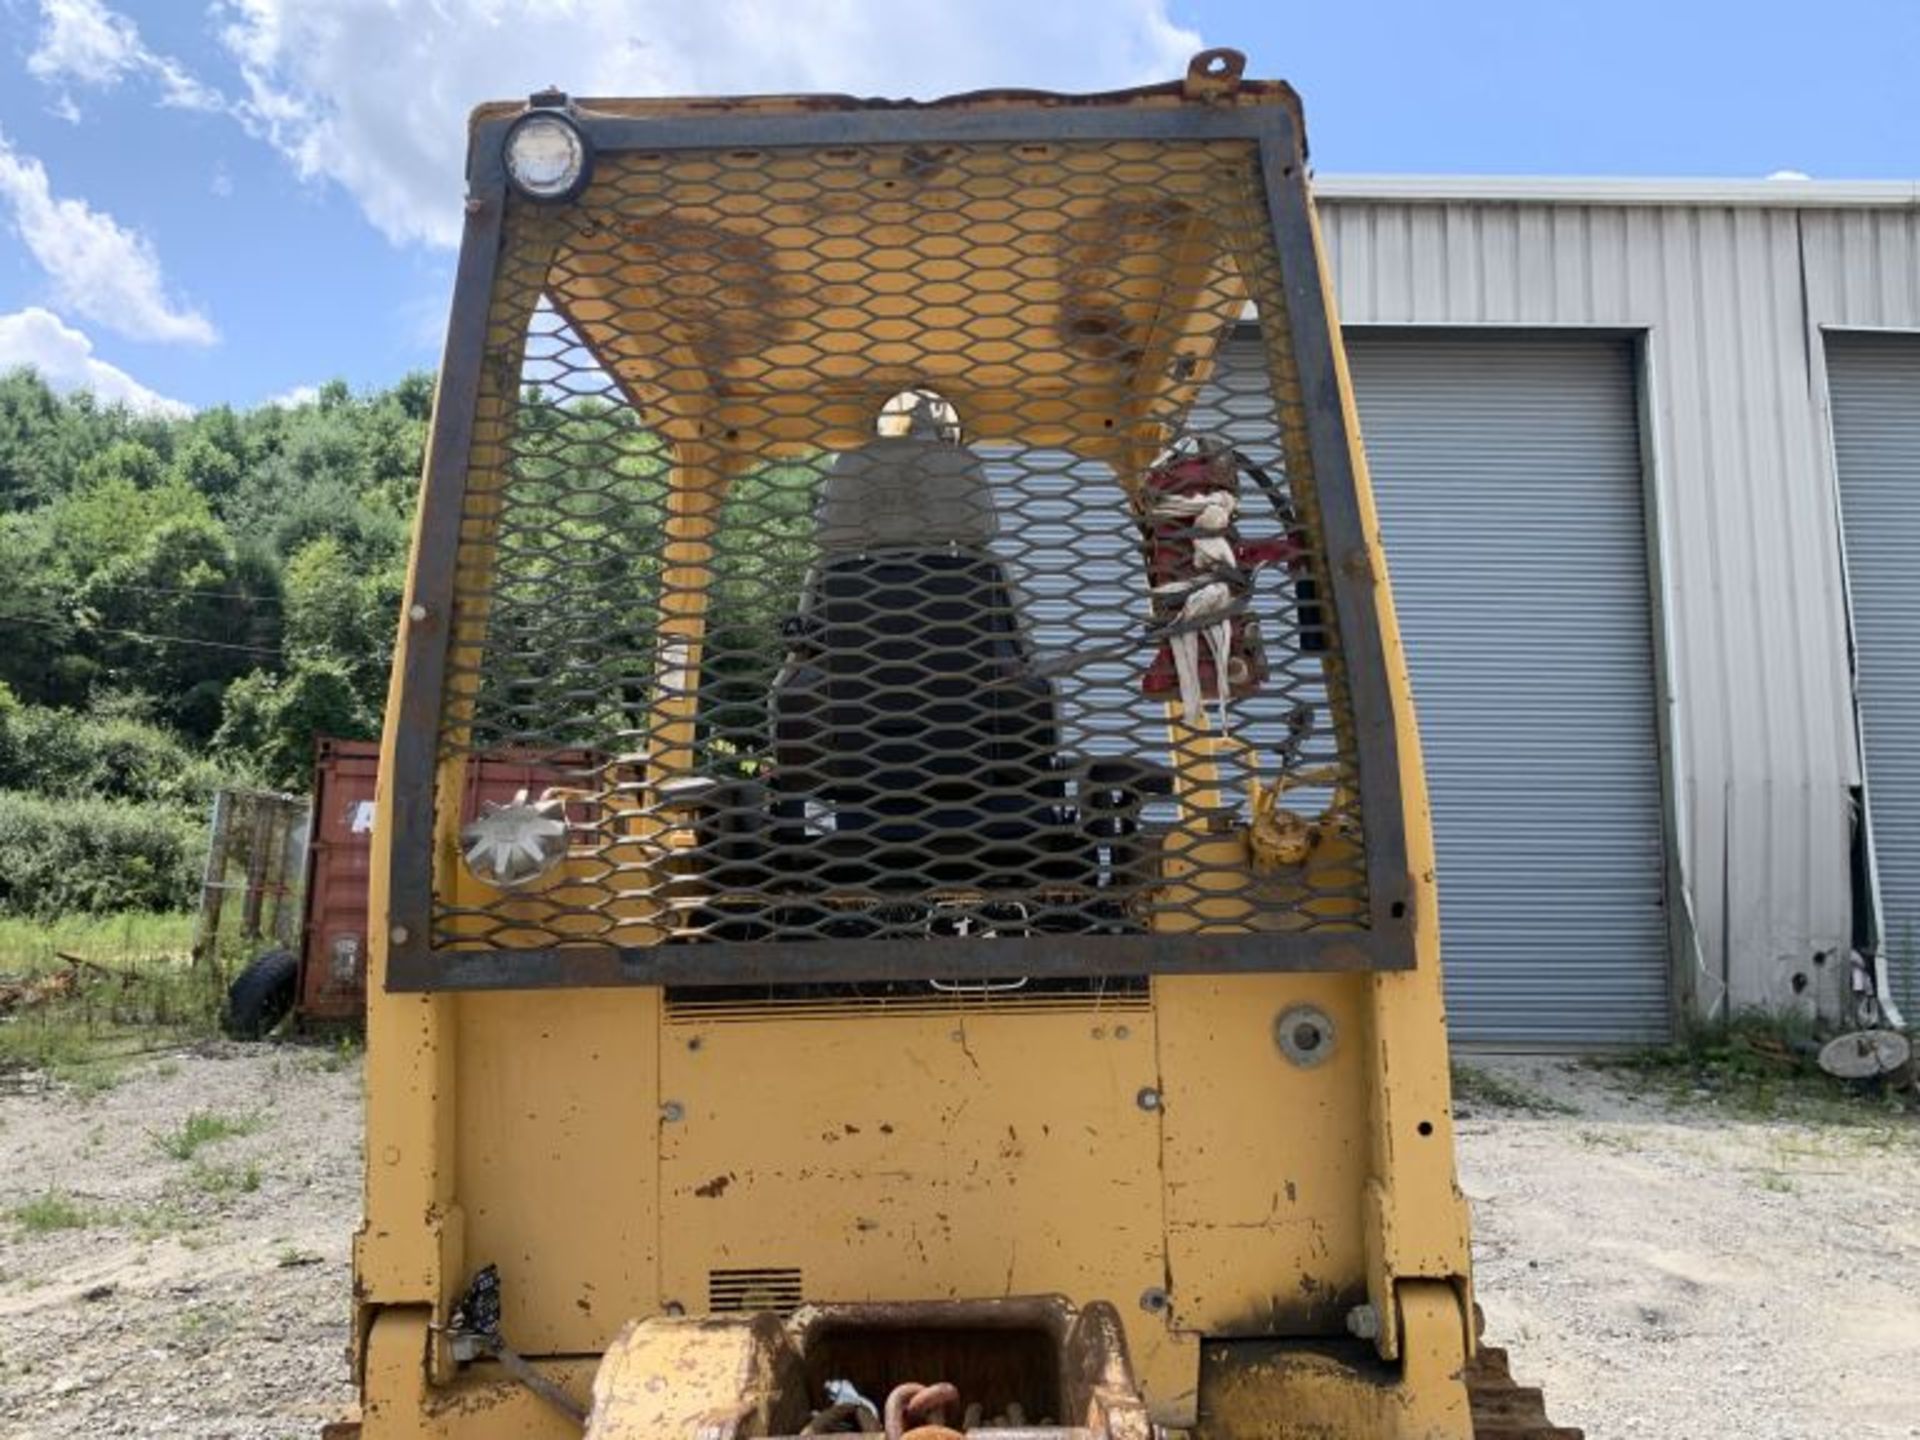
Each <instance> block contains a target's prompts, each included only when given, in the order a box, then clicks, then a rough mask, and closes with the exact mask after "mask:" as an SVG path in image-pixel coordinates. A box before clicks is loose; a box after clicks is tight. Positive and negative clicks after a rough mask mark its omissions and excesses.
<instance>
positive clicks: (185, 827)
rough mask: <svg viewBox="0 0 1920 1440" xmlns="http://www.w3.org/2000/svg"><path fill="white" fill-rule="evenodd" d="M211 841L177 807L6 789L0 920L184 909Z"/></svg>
mask: <svg viewBox="0 0 1920 1440" xmlns="http://www.w3.org/2000/svg"><path fill="white" fill-rule="evenodd" d="M206 843H207V842H206V827H205V825H204V824H202V823H201V822H200V821H198V820H197V819H195V818H193V817H191V815H190V814H189V813H185V812H183V811H182V810H181V809H180V808H179V807H178V806H175V805H169V804H164V803H155V802H151V801H146V802H142V801H124V800H102V799H98V798H93V797H71V798H69V797H61V798H53V797H48V796H43V795H24V794H20V793H18V792H14V791H0V915H38V916H50V915H61V914H68V913H73V912H84V913H93V914H98V913H101V912H104V911H108V910H126V909H147V910H179V909H184V908H186V907H187V906H189V905H191V904H192V903H193V899H194V892H195V890H196V889H197V888H198V886H199V884H200V878H201V871H202V869H203V867H204V863H205V858H206Z"/></svg>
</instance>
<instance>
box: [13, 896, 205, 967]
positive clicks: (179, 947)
mask: <svg viewBox="0 0 1920 1440" xmlns="http://www.w3.org/2000/svg"><path fill="white" fill-rule="evenodd" d="M192 944H193V916H192V915H191V914H187V913H184V912H182V913H179V914H172V913H166V912H154V911H148V910H129V911H126V912H124V913H122V914H119V915H66V916H62V917H60V918H58V919H54V920H34V919H29V918H27V917H25V916H20V915H4V916H0V973H4V974H9V975H17V974H29V973H37V972H39V971H41V970H50V969H52V968H54V966H56V965H57V964H58V963H59V958H58V957H59V952H60V951H62V950H64V951H66V952H67V953H68V954H71V955H84V956H86V957H87V959H89V960H95V961H98V962H100V963H101V964H105V965H115V964H121V963H124V962H127V961H132V960H146V959H149V958H151V957H152V956H155V955H175V956H181V957H184V956H185V955H186V953H187V950H188V948H189V947H190V946H191V945H192Z"/></svg>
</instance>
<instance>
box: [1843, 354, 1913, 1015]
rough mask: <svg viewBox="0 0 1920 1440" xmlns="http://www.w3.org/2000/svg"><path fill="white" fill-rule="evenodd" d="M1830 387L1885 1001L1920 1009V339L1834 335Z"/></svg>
mask: <svg viewBox="0 0 1920 1440" xmlns="http://www.w3.org/2000/svg"><path fill="white" fill-rule="evenodd" d="M1827 386H1828V393H1829V394H1830V396H1831V397H1832V402H1833V443H1834V451H1835V454H1836V456H1837V458H1838V460H1839V467H1840V509H1841V515H1842V520H1843V529H1844V532H1845V536H1846V543H1847V579H1848V589H1849V592H1850V594H1851V598H1852V601H1853V637H1854V647H1855V650H1856V653H1857V656H1858V662H1857V663H1858V665H1859V676H1858V682H1857V683H1858V686H1859V694H1860V724H1861V730H1862V732H1863V736H1864V739H1865V743H1866V752H1867V804H1868V807H1869V810H1870V812H1871V815H1872V823H1873V847H1874V856H1875V858H1876V860H1877V861H1878V869H1879V875H1880V908H1881V918H1882V920H1883V921H1884V923H1885V927H1886V936H1885V941H1884V944H1883V947H1882V948H1883V949H1884V950H1885V952H1886V954H1887V956H1888V957H1889V959H1890V961H1891V965H1890V976H1891V979H1892V982H1893V991H1894V996H1895V998H1896V999H1897V1000H1899V1001H1900V1003H1901V1007H1902V1008H1903V1009H1904V1010H1905V1011H1906V1012H1907V1018H1908V1019H1909V1020H1912V1019H1913V1017H1914V1010H1915V1007H1916V1002H1920V956H1917V955H1916V952H1920V579H1917V578H1916V576H1917V575H1920V336H1891V335H1845V336H1843V335H1835V336H1831V337H1829V338H1828V341H1827Z"/></svg>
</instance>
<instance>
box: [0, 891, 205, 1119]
mask: <svg viewBox="0 0 1920 1440" xmlns="http://www.w3.org/2000/svg"><path fill="white" fill-rule="evenodd" d="M192 927H193V920H192V917H191V916H187V915H164V914H158V915H157V914H149V913H145V912H130V913H126V914H121V915H102V916H72V917H67V918H63V919H56V920H49V921H36V920H28V919H23V918H21V917H18V916H7V917H0V974H5V975H8V976H10V977H15V978H24V979H28V980H32V979H36V978H38V977H41V976H46V975H50V974H54V973H57V972H68V975H70V980H69V979H68V977H67V976H63V977H62V990H63V992H64V993H61V994H58V995H56V996H55V997H54V998H51V999H48V1000H45V1001H43V1002H41V1003H38V1004H34V1005H32V1006H29V1007H25V1008H23V1009H21V1010H20V1011H19V1012H18V1013H17V1014H16V1015H15V1016H14V1017H13V1018H12V1019H11V1020H10V1021H9V1023H8V1024H6V1025H4V1026H0V1071H5V1070H34V1071H39V1072H41V1073H43V1074H46V1075H48V1076H50V1077H51V1078H52V1079H53V1080H54V1081H55V1082H57V1083H59V1084H61V1085H63V1086H66V1087H67V1088H69V1089H71V1090H73V1091H75V1092H77V1093H79V1094H80V1095H81V1096H82V1097H83V1098H84V1097H86V1096H89V1095H97V1094H99V1093H100V1092H101V1091H103V1090H108V1089H111V1088H112V1087H113V1086H114V1085H116V1084H118V1083H119V1082H120V1080H121V1079H122V1078H123V1068H124V1064H125V1062H126V1060H127V1059H128V1058H129V1057H130V1056H132V1055H135V1054H139V1053H142V1052H145V1051H148V1050H151V1049H152V1048H153V1047H154V1046H155V1045H156V1044H158V1043H178V1042H180V1041H182V1040H195V1039H201V1038H204V1037H206V1036H209V1035H212V1034H214V1033H215V1031H216V1028H217V1027H216V1021H217V1019H218V1017H219V1007H220V1001H221V996H220V994H219V989H218V985H217V983H216V982H215V980H214V978H213V974H212V971H211V969H207V970H201V971H195V970H194V969H193V967H192V966H191V965H190V964H189V963H188V959H187V951H188V945H189V943H190V940H191V936H192ZM67 957H79V958H78V959H77V960H75V959H69V958H67ZM165 1063H167V1062H164V1061H163V1062H162V1064H163V1065H164V1064H165ZM174 1063H176V1064H177V1062H174Z"/></svg>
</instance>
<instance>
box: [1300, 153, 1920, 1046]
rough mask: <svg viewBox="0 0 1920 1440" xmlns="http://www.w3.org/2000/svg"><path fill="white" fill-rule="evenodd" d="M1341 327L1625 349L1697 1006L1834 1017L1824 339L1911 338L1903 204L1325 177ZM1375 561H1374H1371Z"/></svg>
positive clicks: (1850, 765) (1837, 679) (1837, 782)
mask: <svg viewBox="0 0 1920 1440" xmlns="http://www.w3.org/2000/svg"><path fill="white" fill-rule="evenodd" d="M1324 188H1325V189H1326V190H1327V191H1329V192H1332V193H1331V195H1330V197H1329V198H1323V201H1322V206H1321V213H1322V223H1323V225H1324V227H1325V234H1326V239H1327V244H1328V249H1329V252H1330V255H1331V258H1332V264H1333V270H1334V277H1335V283H1336V287H1337V291H1338V297H1339V304H1340V310H1341V318H1342V320H1343V321H1344V322H1345V323H1346V324H1348V325H1401V326H1404V325H1421V326H1431V327H1439V328H1454V327H1464V326H1503V327H1526V328H1535V327H1555V326H1575V327H1599V328H1607V329H1616V330H1620V331H1625V332H1633V333H1637V334H1644V336H1645V348H1644V359H1645V365H1646V367H1647V373H1646V384H1647V388H1648V398H1649V400H1650V403H1649V404H1648V405H1647V406H1646V407H1645V409H1646V416H1647V424H1648V426H1649V430H1650V434H1649V436H1648V439H1649V445H1648V452H1649V453H1650V454H1651V455H1652V457H1653V470H1654V474H1653V477H1652V484H1651V486H1650V502H1651V503H1650V507H1649V509H1650V514H1651V515H1652V516H1653V517H1654V519H1653V523H1654V527H1655V530H1656V544H1655V550H1656V566H1657V569H1658V571H1659V572H1660V574H1659V577H1658V582H1657V589H1658V591H1659V593H1660V595H1661V597H1662V605H1663V607H1664V612H1665V613H1664V614H1663V615H1662V616H1660V617H1659V623H1660V625H1661V629H1662V634H1663V637H1664V645H1665V650H1666V655H1665V663H1666V673H1667V679H1668V682H1669V687H1670V696H1669V706H1670V712H1669V732H1670V739H1671V744H1672V748H1673V764H1674V774H1675V776H1676V778H1677V782H1678V784H1677V787H1676V790H1675V795H1674V808H1675V817H1674V819H1675V826H1676V837H1677V846H1676V852H1677V858H1678V862H1679V872H1680V879H1681V882H1682V888H1683V890H1684V894H1683V895H1682V896H1680V897H1676V898H1678V899H1680V900H1681V901H1682V903H1683V906H1684V909H1683V912H1682V913H1683V914H1684V915H1687V916H1690V921H1691V923H1690V926H1688V927H1683V928H1687V929H1688V930H1690V933H1689V934H1686V935H1683V936H1682V937H1681V939H1680V943H1679V945H1678V949H1679V951H1680V958H1681V960H1682V969H1683V972H1684V974H1685V978H1686V979H1687V981H1688V982H1690V984H1691V985H1692V987H1693V989H1694V991H1695V994H1696V995H1697V1000H1698V1003H1699V1004H1700V1005H1701V1007H1702V1008H1703V1009H1706V1010H1709V1011H1712V1010H1715V1009H1718V1008H1719V1007H1721V1006H1722V1005H1725V1004H1731V1005H1734V1006H1736V1007H1737V1006H1749V1005H1759V1004H1784V1003H1789V1002H1790V1001H1791V1000H1792V999H1793V997H1794V994H1795V992H1794V990H1793V988H1792V977H1793V976H1794V975H1795V974H1796V973H1804V974H1808V975H1809V976H1810V978H1812V979H1813V980H1814V981H1815V982H1816V989H1815V993H1818V994H1819V995H1820V997H1821V999H1822V1000H1823V1002H1825V1003H1827V1004H1830V1005H1834V1006H1837V1005H1838V1003H1839V1000H1840V993H1839V991H1840V987H1841V985H1842V984H1843V983H1844V967H1843V966H1840V965H1837V964H1828V965H1826V966H1824V967H1821V968H1819V969H1811V968H1810V962H1811V959H1812V957H1813V956H1814V955H1815V954H1816V953H1819V952H1837V953H1839V954H1844V953H1845V945H1846V940H1847V935H1848V922H1849V904H1850V902H1849V898H1848V876H1847V839H1848V788H1849V786H1850V784H1851V783H1852V782H1853V781H1854V779H1855V775H1856V772H1857V760H1856V756H1857V748H1856V737H1855V733H1854V724H1853V715H1852V705H1851V700H1850V683H1849V675H1848V663H1847V651H1846V614H1845V601H1844V595H1843V586H1842V583H1841V563H1840V537H1839V533H1838V522H1837V518H1836V503H1835V490H1834V480H1833V462H1832V444H1831V434H1830V427H1829V424H1828V420H1827V415H1826V410H1825V395H1826V384H1825V378H1826V377H1825V370H1824V359H1823V358H1822V355H1821V346H1820V344H1819V335H1818V331H1819V329H1820V328H1821V327H1822V326H1824V325H1853V326H1893V327H1912V326H1920V213H1916V212H1915V211H1914V210H1912V209H1906V210H1876V209H1859V210H1851V209H1848V210H1831V211H1823V210H1818V209H1805V208H1800V207H1798V206H1780V207H1767V206H1762V205H1754V204H1740V205H1734V204H1728V205H1711V204H1700V205H1687V204H1674V203H1663V204H1645V205H1635V204H1608V203H1591V204H1583V203H1537V204H1536V203H1525V202H1509V201H1478V202H1476V201H1462V202H1458V203H1453V202H1439V201H1434V202H1427V201H1422V200H1417V199H1413V200H1407V199H1391V200H1385V199H1382V200H1376V199H1369V198H1366V197H1365V196H1364V195H1361V194H1355V193H1353V192H1352V190H1351V188H1348V189H1344V190H1343V189H1341V188H1340V187H1338V186H1336V185H1329V186H1327V187H1324ZM1389 561H1391V557H1389Z"/></svg>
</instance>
